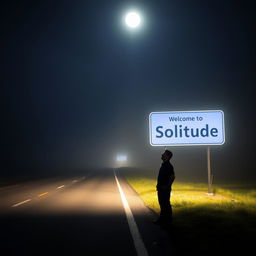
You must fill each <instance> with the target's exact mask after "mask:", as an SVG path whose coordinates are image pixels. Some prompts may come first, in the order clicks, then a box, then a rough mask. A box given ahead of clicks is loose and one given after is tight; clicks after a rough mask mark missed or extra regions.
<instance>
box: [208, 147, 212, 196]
mask: <svg viewBox="0 0 256 256" xmlns="http://www.w3.org/2000/svg"><path fill="white" fill-rule="evenodd" d="M207 169H208V194H209V195H213V190H212V180H213V176H212V172H211V152H210V146H207Z"/></svg>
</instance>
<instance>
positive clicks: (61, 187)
mask: <svg viewBox="0 0 256 256" xmlns="http://www.w3.org/2000/svg"><path fill="white" fill-rule="evenodd" d="M64 187H65V185H62V186H59V187H57V189H60V188H64Z"/></svg>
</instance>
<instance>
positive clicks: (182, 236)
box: [126, 175, 256, 255]
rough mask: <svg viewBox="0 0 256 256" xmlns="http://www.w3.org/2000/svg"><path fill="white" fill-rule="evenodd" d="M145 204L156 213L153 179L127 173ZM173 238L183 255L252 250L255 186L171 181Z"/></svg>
mask: <svg viewBox="0 0 256 256" xmlns="http://www.w3.org/2000/svg"><path fill="white" fill-rule="evenodd" d="M126 179H127V181H128V182H129V184H130V185H131V186H132V187H133V188H134V189H135V191H136V192H137V193H138V194H139V196H140V197H141V198H142V200H143V201H144V203H145V204H146V205H147V206H148V207H149V208H151V209H152V210H154V211H155V212H157V213H159V210H160V209H159V205H158V201H157V195H156V191H155V185H156V180H155V179H153V178H145V177H135V176H129V175H126ZM171 204H172V208H173V230H172V232H171V237H172V241H174V242H175V243H176V246H177V247H178V249H180V252H181V253H182V254H183V253H184V255H185V254H186V255H187V254H188V253H189V254H192V253H193V254H195V255H203V254H207V255H222V254H229V255H238V254H241V253H243V254H244V253H247V252H248V253H249V251H250V250H254V243H255V241H256V240H255V238H256V189H252V188H251V187H249V188H248V186H246V185H241V184H237V185H235V184H232V185H228V184H226V185H225V184H224V185H218V186H214V196H210V195H207V184H204V183H183V182H174V184H173V190H172V196H171Z"/></svg>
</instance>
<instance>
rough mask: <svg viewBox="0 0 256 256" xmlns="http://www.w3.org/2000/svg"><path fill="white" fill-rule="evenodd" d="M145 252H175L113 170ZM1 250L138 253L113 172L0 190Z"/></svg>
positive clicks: (15, 252)
mask: <svg viewBox="0 0 256 256" xmlns="http://www.w3.org/2000/svg"><path fill="white" fill-rule="evenodd" d="M117 177H118V179H119V182H120V184H121V187H122V189H123V191H124V193H125V196H126V198H127V201H128V203H129V206H130V208H131V210H132V213H133V215H134V218H135V221H136V223H137V226H138V229H139V232H140V235H141V238H142V240H143V242H144V244H145V247H146V250H147V253H148V255H152V256H153V255H176V253H175V251H174V249H173V248H172V245H171V243H170V239H169V237H168V236H167V234H166V233H165V232H164V231H163V230H161V229H160V228H159V227H158V226H155V225H154V224H152V223H151V221H152V220H153V218H154V216H153V213H152V212H150V210H148V209H147V208H146V207H145V206H144V204H143V202H142V201H141V200H140V198H139V197H138V196H137V195H136V193H135V192H134V191H133V190H132V189H131V188H130V187H129V185H128V184H127V183H126V182H125V180H123V179H122V178H121V177H119V176H118V175H117ZM0 225H1V232H0V242H1V251H0V253H1V255H61V254H66V255H137V252H136V249H135V246H134V241H133V238H132V236H131V232H130V229H129V226H128V223H127V219H126V215H125V211H124V208H123V204H122V201H121V198H120V193H119V191H118V187H117V184H116V181H115V177H114V173H113V171H112V170H111V171H109V172H108V173H106V172H105V173H103V172H102V173H94V174H93V175H85V177H78V178H76V179H66V180H49V181H47V182H46V181H44V182H33V183H26V184H21V185H18V186H10V187H7V188H4V189H1V190H0Z"/></svg>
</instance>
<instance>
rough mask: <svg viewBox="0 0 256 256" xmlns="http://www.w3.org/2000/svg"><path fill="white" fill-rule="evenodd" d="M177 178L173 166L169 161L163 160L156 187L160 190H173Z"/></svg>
mask: <svg viewBox="0 0 256 256" xmlns="http://www.w3.org/2000/svg"><path fill="white" fill-rule="evenodd" d="M174 179H175V174H174V170H173V166H172V164H171V163H170V162H169V161H166V162H163V163H162V165H161V168H160V170H159V174H158V178H157V185H156V189H157V190H158V191H159V190H171V189H172V183H173V181H174Z"/></svg>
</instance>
